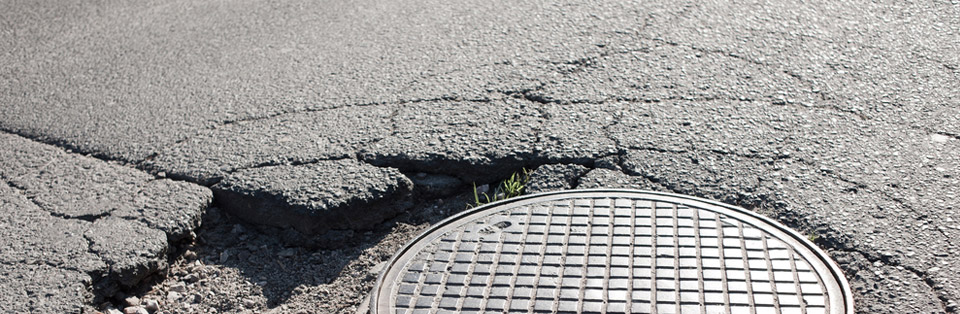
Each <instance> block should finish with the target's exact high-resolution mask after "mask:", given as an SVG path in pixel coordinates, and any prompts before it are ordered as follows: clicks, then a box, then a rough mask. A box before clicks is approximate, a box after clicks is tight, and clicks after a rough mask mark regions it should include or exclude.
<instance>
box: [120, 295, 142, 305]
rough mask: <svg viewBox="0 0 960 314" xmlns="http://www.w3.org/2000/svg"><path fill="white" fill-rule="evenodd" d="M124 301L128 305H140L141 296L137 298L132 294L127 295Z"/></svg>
mask: <svg viewBox="0 0 960 314" xmlns="http://www.w3.org/2000/svg"><path fill="white" fill-rule="evenodd" d="M123 303H124V304H125V305H126V306H137V305H140V298H137V297H135V296H130V297H127V298H126V299H123Z"/></svg>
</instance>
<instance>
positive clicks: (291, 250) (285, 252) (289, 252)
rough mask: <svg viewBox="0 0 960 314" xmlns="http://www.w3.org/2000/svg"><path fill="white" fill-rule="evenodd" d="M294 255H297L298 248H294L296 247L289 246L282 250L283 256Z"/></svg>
mask: <svg viewBox="0 0 960 314" xmlns="http://www.w3.org/2000/svg"><path fill="white" fill-rule="evenodd" d="M294 255H297V249H294V248H289V249H286V250H283V251H280V256H281V257H292V256H294Z"/></svg>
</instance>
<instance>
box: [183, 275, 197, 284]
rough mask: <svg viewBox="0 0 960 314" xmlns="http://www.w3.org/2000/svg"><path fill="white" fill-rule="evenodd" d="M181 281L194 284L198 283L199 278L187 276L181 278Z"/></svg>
mask: <svg viewBox="0 0 960 314" xmlns="http://www.w3.org/2000/svg"><path fill="white" fill-rule="evenodd" d="M183 281H186V282H189V283H194V282H197V281H200V276H197V274H187V275H186V276H185V277H183Z"/></svg>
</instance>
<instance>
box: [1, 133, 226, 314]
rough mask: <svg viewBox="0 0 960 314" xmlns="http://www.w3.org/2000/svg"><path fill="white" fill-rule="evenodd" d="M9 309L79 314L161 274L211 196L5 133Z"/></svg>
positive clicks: (3, 157) (6, 296)
mask: <svg viewBox="0 0 960 314" xmlns="http://www.w3.org/2000/svg"><path fill="white" fill-rule="evenodd" d="M0 146H2V147H4V149H3V150H0V179H2V180H3V184H0V204H2V209H3V213H4V214H3V217H2V220H0V243H2V249H0V264H2V265H3V266H2V267H3V279H2V280H3V282H4V284H3V287H4V289H5V290H4V300H3V302H2V303H0V310H2V311H3V312H11V313H13V312H17V313H27V312H37V313H79V312H81V311H83V310H84V308H85V307H86V308H90V307H91V306H92V305H94V304H95V303H96V302H100V301H103V300H104V299H105V298H108V297H111V296H113V295H115V294H116V293H117V292H118V291H120V290H129V289H132V288H134V287H136V286H137V285H139V284H141V283H143V282H144V279H145V278H146V277H148V276H151V275H163V274H164V271H165V270H166V268H167V259H168V256H167V253H169V251H170V247H171V246H172V245H174V244H176V243H178V242H182V241H184V240H185V239H188V238H190V237H192V233H193V232H194V230H196V228H197V227H199V226H200V216H201V215H202V214H203V212H204V210H205V209H206V208H207V207H208V206H209V205H210V203H211V201H212V198H213V195H212V194H211V193H210V190H208V189H205V188H203V187H200V186H197V185H194V184H190V183H184V182H176V181H171V180H169V179H157V178H154V177H153V176H151V175H149V174H147V173H144V172H142V171H139V170H136V169H132V168H129V167H124V166H120V165H115V164H111V163H107V162H104V161H101V160H97V159H94V158H90V157H85V156H80V155H77V154H73V153H67V152H65V151H63V150H62V149H60V148H56V147H52V146H49V145H46V144H40V143H37V142H34V141H30V140H27V139H25V138H22V137H19V136H16V135H10V134H0Z"/></svg>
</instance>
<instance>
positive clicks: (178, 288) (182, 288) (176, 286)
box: [170, 282, 187, 292]
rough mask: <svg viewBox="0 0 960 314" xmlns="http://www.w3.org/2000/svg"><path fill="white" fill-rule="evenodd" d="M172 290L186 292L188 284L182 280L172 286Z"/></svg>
mask: <svg viewBox="0 0 960 314" xmlns="http://www.w3.org/2000/svg"><path fill="white" fill-rule="evenodd" d="M170 291H175V292H185V291H187V285H185V284H183V283H182V282H178V283H175V284H173V285H172V286H170Z"/></svg>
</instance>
